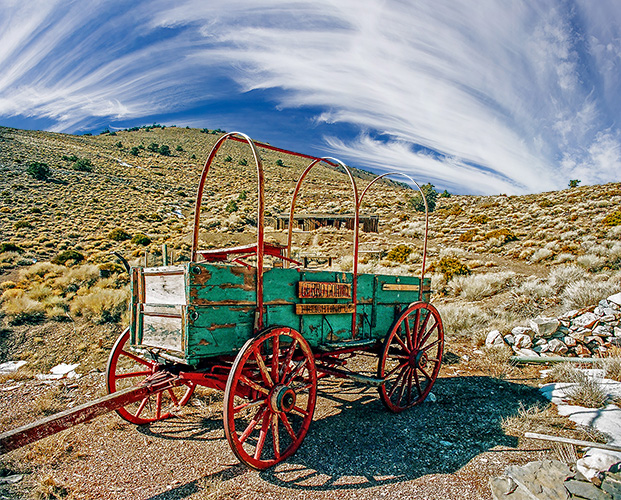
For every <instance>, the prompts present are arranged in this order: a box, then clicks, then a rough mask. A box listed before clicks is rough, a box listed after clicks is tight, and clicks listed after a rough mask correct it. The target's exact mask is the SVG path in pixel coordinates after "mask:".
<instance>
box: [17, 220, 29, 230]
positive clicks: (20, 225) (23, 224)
mask: <svg viewBox="0 0 621 500" xmlns="http://www.w3.org/2000/svg"><path fill="white" fill-rule="evenodd" d="M31 227H32V224H31V223H30V221H28V220H26V219H22V220H18V221H17V222H16V223H15V224H13V229H30V228H31Z"/></svg>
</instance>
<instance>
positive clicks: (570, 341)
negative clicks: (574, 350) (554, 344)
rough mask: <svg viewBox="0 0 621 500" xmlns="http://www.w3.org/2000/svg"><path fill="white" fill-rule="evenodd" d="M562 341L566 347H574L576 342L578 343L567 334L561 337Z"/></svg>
mask: <svg viewBox="0 0 621 500" xmlns="http://www.w3.org/2000/svg"><path fill="white" fill-rule="evenodd" d="M563 343H564V344H565V345H566V346H567V347H575V346H576V344H578V342H577V341H576V339H575V338H573V337H570V336H569V335H567V336H566V337H564V338H563Z"/></svg>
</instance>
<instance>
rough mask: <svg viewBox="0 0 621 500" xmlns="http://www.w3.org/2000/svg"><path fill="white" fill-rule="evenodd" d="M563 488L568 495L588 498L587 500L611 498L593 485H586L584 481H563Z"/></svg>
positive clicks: (610, 499)
mask: <svg viewBox="0 0 621 500" xmlns="http://www.w3.org/2000/svg"><path fill="white" fill-rule="evenodd" d="M565 488H566V489H567V491H569V493H571V494H572V495H574V496H577V497H578V498H588V499H589V500H612V497H611V496H610V495H609V494H608V493H606V492H604V491H602V490H600V489H599V488H598V487H597V486H595V485H594V484H593V483H587V482H586V481H576V480H575V479H569V480H568V481H565Z"/></svg>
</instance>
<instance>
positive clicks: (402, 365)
mask: <svg viewBox="0 0 621 500" xmlns="http://www.w3.org/2000/svg"><path fill="white" fill-rule="evenodd" d="M407 364H408V363H407V361H406V362H405V363H399V365H397V366H396V367H395V368H393V369H392V370H390V371H389V372H388V373H387V374H386V375H384V379H385V380H388V379H389V378H390V377H391V376H392V375H393V374H394V373H395V372H396V371H397V370H400V369H401V368H403V367H404V366H405V365H407Z"/></svg>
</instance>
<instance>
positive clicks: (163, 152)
mask: <svg viewBox="0 0 621 500" xmlns="http://www.w3.org/2000/svg"><path fill="white" fill-rule="evenodd" d="M157 151H158V153H159V154H161V155H162V156H170V148H169V147H168V146H167V145H166V144H162V145H161V146H160V148H159V149H158V150H157Z"/></svg>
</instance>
